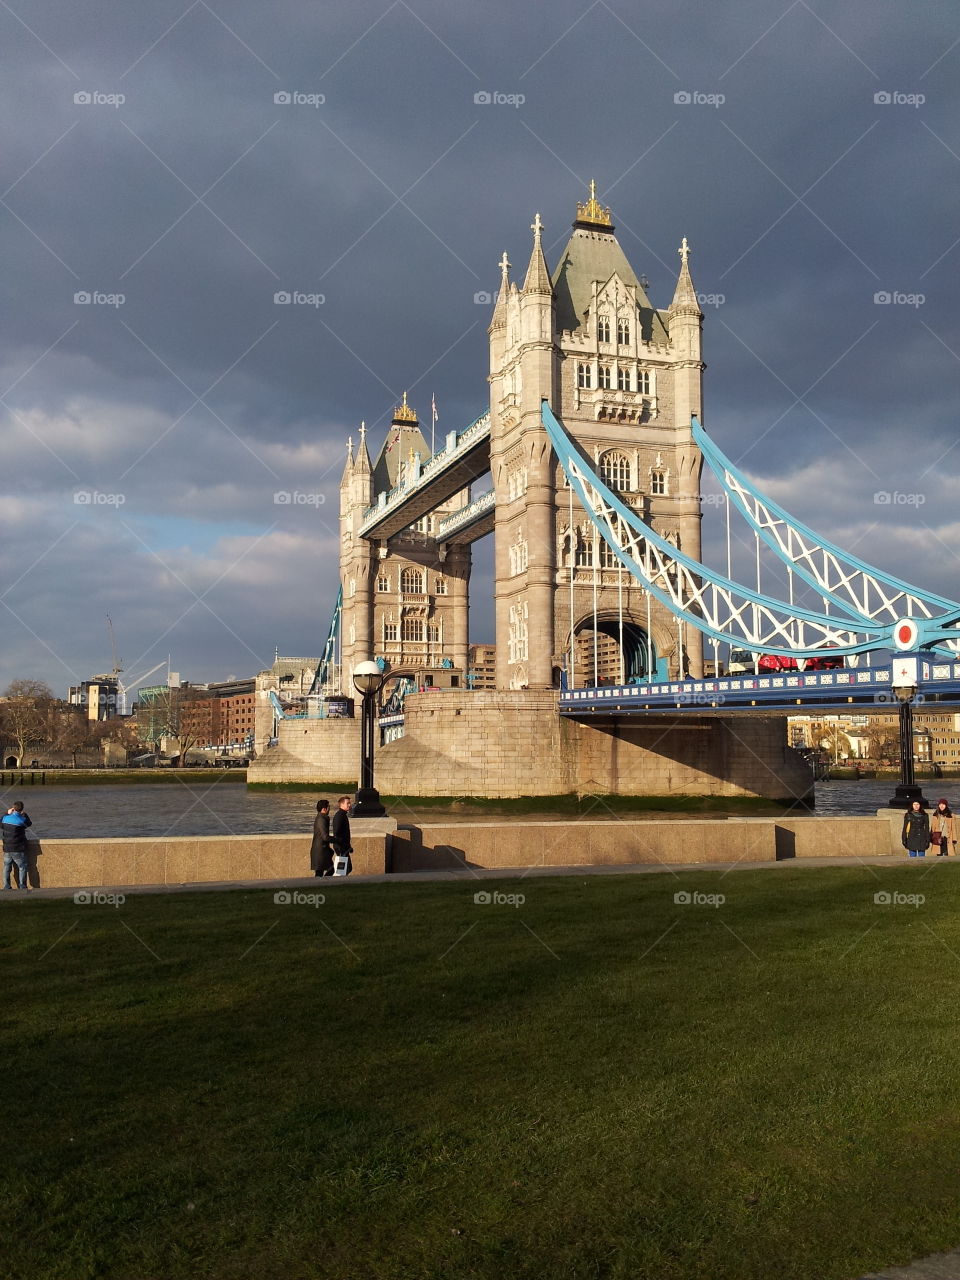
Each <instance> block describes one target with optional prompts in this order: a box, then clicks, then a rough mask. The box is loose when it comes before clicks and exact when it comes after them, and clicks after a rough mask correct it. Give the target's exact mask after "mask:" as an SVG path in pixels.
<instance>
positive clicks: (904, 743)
mask: <svg viewBox="0 0 960 1280" xmlns="http://www.w3.org/2000/svg"><path fill="white" fill-rule="evenodd" d="M918 683H919V679H918V664H917V660H916V658H910V657H901V656H899V655H898V657H897V658H896V660H895V661H894V664H893V693H894V697H895V698H896V699H897V702H898V704H899V712H900V782H899V784H898V785H897V788H896V790H895V791H894V793H893V796H892V798H891V799H890V801H889V802H888V808H890V809H909V808H910V806H911V804H913V802H914V800H919V801H920V803H921V805H923V807H924V808H926V807H927V801H926V799H925V798H924V795H923V788H922V787H918V786H917V780H916V774H915V772H914V768H913V701H914V698H916V696H917V685H918Z"/></svg>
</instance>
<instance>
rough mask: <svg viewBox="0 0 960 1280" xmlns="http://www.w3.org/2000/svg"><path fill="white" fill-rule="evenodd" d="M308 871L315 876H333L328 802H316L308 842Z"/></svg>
mask: <svg viewBox="0 0 960 1280" xmlns="http://www.w3.org/2000/svg"><path fill="white" fill-rule="evenodd" d="M310 870H311V871H312V872H313V874H314V875H315V876H332V875H333V850H332V849H331V848H330V801H329V800H318V801H317V816H316V817H315V818H314V820H313V840H312V841H311V842H310Z"/></svg>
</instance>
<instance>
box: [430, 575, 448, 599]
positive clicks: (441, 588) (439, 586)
mask: <svg viewBox="0 0 960 1280" xmlns="http://www.w3.org/2000/svg"><path fill="white" fill-rule="evenodd" d="M433 593H434V595H437V596H445V595H446V594H447V580H446V578H442V577H438V578H437V583H436V586H435V587H434V590H433Z"/></svg>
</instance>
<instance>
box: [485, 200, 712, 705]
mask: <svg viewBox="0 0 960 1280" xmlns="http://www.w3.org/2000/svg"><path fill="white" fill-rule="evenodd" d="M532 230H533V252H532V254H531V256H530V261H529V264H528V266H527V270H526V274H525V276H524V279H523V284H522V286H520V287H518V286H517V284H516V282H515V281H513V282H511V280H510V278H509V271H510V263H509V262H508V261H507V255H506V254H504V255H503V258H502V260H501V263H500V267H501V273H502V278H501V284H500V291H499V294H498V297H497V301H496V306H495V308H494V313H493V319H492V322H491V325H490V330H489V333H490V379H489V381H490V464H491V470H492V473H493V482H494V488H495V492H496V527H495V567H494V581H495V608H496V638H497V684H498V686H499V687H500V688H501V689H522V688H529V689H544V688H550V687H551V686H554V685H556V684H557V683H558V677H559V670H560V669H562V668H563V667H565V666H566V667H567V668H568V670H569V666H570V664H571V663H574V664H575V662H576V655H577V653H578V651H579V652H581V653H582V651H583V645H580V644H578V642H577V637H584V636H585V635H587V634H589V633H593V631H594V618H596V632H597V633H598V634H593V635H592V636H591V639H592V648H593V651H594V652H596V649H597V647H598V645H600V644H602V643H603V637H608V638H609V641H610V642H611V643H612V645H613V646H615V647H616V648H619V649H620V650H622V664H623V670H622V672H620V673H619V674H618V676H617V679H618V680H619V679H620V678H621V677H622V678H623V679H629V678H630V677H631V676H639V675H643V674H644V673H646V671H647V670H648V669H651V668H652V669H653V670H657V668H658V666H659V669H660V670H661V671H664V672H666V671H669V673H670V674H672V675H673V674H679V673H680V672H681V671H683V672H689V673H690V674H694V675H699V674H702V643H701V636H700V633H699V632H694V631H693V629H692V628H685V629H684V628H682V627H678V625H677V623H676V622H675V620H674V618H673V617H672V615H671V614H670V613H669V612H668V611H667V610H666V609H665V608H663V606H662V605H660V604H659V602H657V601H656V600H655V599H648V596H647V593H646V592H645V591H644V590H643V588H641V587H640V586H638V585H637V583H636V582H635V580H634V579H633V578H632V577H631V575H630V574H628V573H627V572H626V570H624V569H622V568H621V567H620V565H619V562H618V560H617V559H616V557H615V555H614V554H613V553H612V552H611V551H610V549H609V548H608V547H607V545H606V544H605V543H604V542H603V540H602V539H599V538H598V537H597V535H596V533H595V531H594V528H593V526H592V524H591V522H590V520H589V519H588V518H587V516H586V513H585V512H584V511H583V509H582V508H581V507H580V505H579V503H578V502H577V501H576V499H573V500H572V501H571V494H570V490H569V488H567V487H565V481H564V477H563V472H562V470H561V468H560V467H559V465H558V463H557V460H556V457H555V456H554V454H553V453H552V450H551V448H550V444H549V441H548V439H547V436H546V433H545V432H544V430H543V426H542V424H541V418H540V403H541V400H546V401H548V403H549V404H550V406H551V408H552V409H553V411H554V413H555V414H557V416H558V417H559V418H560V419H561V421H562V422H563V424H564V426H565V427H566V429H567V431H568V433H569V434H570V435H571V436H572V437H573V438H575V439H576V440H577V442H578V443H579V444H580V446H581V447H582V448H583V449H584V451H585V452H586V453H587V454H588V455H589V457H590V458H591V460H592V461H593V462H594V463H595V465H596V466H597V468H598V470H599V471H600V473H601V475H603V477H604V478H605V479H606V481H607V483H608V484H609V485H610V487H611V488H613V489H615V490H616V491H617V492H618V494H619V495H620V496H621V497H622V498H623V499H624V500H625V501H626V502H627V503H628V504H629V505H630V506H631V507H633V508H634V509H635V510H636V511H637V512H638V514H640V515H641V516H642V518H643V519H644V520H645V521H647V522H648V523H649V524H651V525H652V527H653V528H654V529H655V530H656V531H657V532H658V533H660V534H661V535H663V536H665V537H667V538H669V539H670V540H671V541H672V542H674V543H675V545H676V546H678V547H679V548H680V549H681V550H683V551H684V552H686V553H688V554H689V555H691V556H693V557H695V558H697V559H699V558H700V519H701V517H700V471H701V467H702V458H701V455H700V451H699V450H698V449H697V447H696V445H695V444H694V442H693V438H692V436H691V430H690V418H691V415H692V414H696V415H697V417H698V418H702V408H703V399H702V383H703V369H704V364H703V361H702V358H701V328H702V324H703V313H702V311H701V310H700V306H699V304H698V302H697V296H696V292H695V290H694V287H693V281H692V279H691V276H690V269H689V263H688V257H689V248H688V246H687V242H686V239H684V241H683V243H682V245H681V247H680V250H679V252H680V274H679V278H678V280H677V285H676V289H675V292H674V296H673V301H672V302H671V304H670V306H669V308H668V309H667V310H666V311H660V310H657V309H655V308H654V307H653V306H652V304H651V302H650V300H649V298H648V297H647V293H646V287H647V286H646V281H645V280H642V279H638V277H637V275H636V274H635V273H634V270H633V268H632V267H631V266H630V264H629V262H628V261H627V258H626V256H625V254H624V252H623V250H622V249H621V247H620V245H619V243H618V241H617V238H616V236H615V235H614V226H613V222H612V220H611V216H610V210H609V209H605V208H602V207H601V206H600V204H599V203H598V201H597V199H596V194H595V187H594V184H593V183H591V193H590V199H589V200H587V201H586V202H585V203H583V204H578V205H577V216H576V219H575V221H574V223H573V231H572V234H571V236H570V239H569V241H568V242H567V245H566V248H565V249H564V250H563V253H562V254H561V255H560V260H559V262H558V263H557V266H556V268H555V269H554V271H553V274H552V276H551V274H550V272H549V270H548V267H547V262H546V259H545V257H544V253H543V248H542V244H541V239H542V231H543V225H542V223H541V221H540V215H539V214H537V216H536V218H535V219H534V222H533V225H532ZM581 661H582V660H581ZM592 674H593V673H592V671H591V672H590V673H587V672H584V671H582V670H581V671H580V673H579V676H578V673H577V672H576V671H574V672H573V673H572V676H573V679H574V681H575V682H577V683H579V682H581V681H582V680H583V679H584V678H587V679H588V682H589V683H593V680H592Z"/></svg>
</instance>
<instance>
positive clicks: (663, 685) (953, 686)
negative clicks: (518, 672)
mask: <svg viewBox="0 0 960 1280" xmlns="http://www.w3.org/2000/svg"><path fill="white" fill-rule="evenodd" d="M901 656H902V657H908V658H916V659H917V675H918V680H917V684H916V686H915V687H916V689H917V693H916V696H915V697H914V699H913V702H914V705H915V706H916V705H917V704H920V703H922V704H924V705H930V704H936V703H944V704H946V705H954V704H960V662H958V661H954V660H953V659H952V658H951V657H950V656H949V655H943V656H942V657H941V655H931V654H930V653H917V654H909V655H901ZM898 701H899V699H898V697H897V694H896V692H895V690H894V684H893V667H892V666H891V665H885V666H877V667H866V668H854V669H845V670H843V671H808V672H803V671H801V672H782V673H780V674H772V673H771V674H770V675H751V674H740V675H734V676H719V677H717V678H715V679H712V680H669V681H659V682H656V683H653V684H629V685H615V686H612V687H608V686H603V687H600V688H595V687H587V688H582V689H567V690H564V691H562V692H561V694H560V707H559V710H560V714H561V715H562V716H570V717H573V718H580V717H584V718H590V717H593V716H624V715H629V716H637V715H645V714H650V715H653V714H656V713H660V714H661V715H662V714H663V712H665V711H669V712H671V713H677V712H680V713H681V714H693V715H696V716H704V715H718V716H719V715H724V716H726V715H730V714H732V713H736V712H740V713H744V714H750V715H763V714H765V713H766V714H768V715H786V714H794V715H796V714H798V713H802V712H804V711H813V712H818V711H823V712H828V713H829V712H833V713H837V712H841V711H845V712H851V711H853V710H854V709H856V711H857V712H858V713H860V714H864V713H870V712H873V713H874V714H880V713H883V712H886V713H889V712H890V711H891V710H894V709H896V706H897V703H898Z"/></svg>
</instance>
